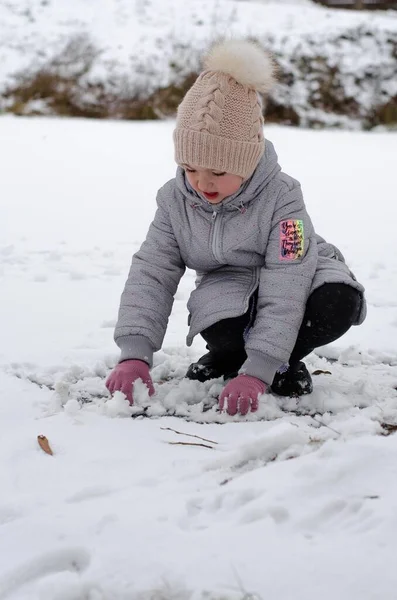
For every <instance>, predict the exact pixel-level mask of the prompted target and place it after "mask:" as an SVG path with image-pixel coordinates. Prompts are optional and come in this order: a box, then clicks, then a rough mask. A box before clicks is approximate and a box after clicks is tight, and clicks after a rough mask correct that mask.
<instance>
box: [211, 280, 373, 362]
mask: <svg viewBox="0 0 397 600" xmlns="http://www.w3.org/2000/svg"><path fill="white" fill-rule="evenodd" d="M256 301H257V292H255V293H254V294H253V295H252V297H251V300H250V306H249V309H248V311H247V312H246V313H245V314H243V315H241V316H240V317H236V318H232V319H223V320H221V321H218V322H217V323H214V325H211V326H210V327H208V328H207V329H205V330H204V331H202V332H201V335H202V337H203V338H204V340H205V341H206V342H207V349H208V350H209V351H210V352H211V354H212V355H213V358H214V359H215V360H216V363H217V364H218V365H219V366H221V365H222V364H224V365H227V370H228V371H238V370H239V369H240V367H241V366H242V364H243V362H244V361H245V360H246V358H247V355H246V352H245V349H244V339H245V335H246V334H247V332H248V331H249V328H250V327H251V326H252V325H253V323H254V321H255V316H256ZM361 303H362V295H361V293H360V292H359V291H358V290H356V289H354V288H353V287H351V286H349V285H346V284H344V283H325V284H324V285H322V286H321V287H319V288H317V289H316V290H315V291H314V292H313V293H312V294H311V295H310V296H309V298H308V301H307V304H306V310H305V314H304V317H303V320H302V325H301V327H300V330H299V333H298V337H297V340H296V344H295V347H294V349H293V350H292V353H291V356H290V359H289V364H290V365H291V366H293V365H294V364H296V363H298V362H299V361H300V360H301V359H302V358H304V357H305V356H307V355H308V354H310V352H312V351H313V350H314V348H318V347H319V346H324V345H325V344H329V343H330V342H333V341H335V340H337V339H338V338H339V337H341V336H342V335H343V334H344V333H346V331H347V330H348V329H350V327H351V326H352V324H353V323H354V322H355V321H356V320H357V318H358V315H359V313H360V310H361Z"/></svg>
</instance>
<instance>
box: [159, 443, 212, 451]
mask: <svg viewBox="0 0 397 600" xmlns="http://www.w3.org/2000/svg"><path fill="white" fill-rule="evenodd" d="M167 444H170V446H201V448H209V449H210V450H215V448H214V446H208V444H196V443H195V442H167Z"/></svg>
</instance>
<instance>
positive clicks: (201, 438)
mask: <svg viewBox="0 0 397 600" xmlns="http://www.w3.org/2000/svg"><path fill="white" fill-rule="evenodd" d="M160 429H162V430H163V431H173V432H174V433H177V434H178V435H186V436H187V437H193V438H197V439H198V440H203V442H209V443H210V444H217V443H218V442H214V441H213V440H207V439H206V438H203V437H200V436H199V435H194V434H193V433H183V431H177V430H176V429H172V427H160Z"/></svg>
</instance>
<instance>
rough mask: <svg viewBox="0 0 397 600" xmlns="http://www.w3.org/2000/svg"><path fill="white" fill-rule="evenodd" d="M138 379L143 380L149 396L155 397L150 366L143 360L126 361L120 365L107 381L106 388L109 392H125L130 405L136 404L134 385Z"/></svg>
mask: <svg viewBox="0 0 397 600" xmlns="http://www.w3.org/2000/svg"><path fill="white" fill-rule="evenodd" d="M137 379H142V381H143V383H144V384H145V385H146V386H147V387H148V389H149V396H153V394H154V387H153V381H152V378H151V377H150V374H149V365H148V364H147V363H145V362H144V361H143V360H136V359H132V360H124V361H123V362H121V363H119V364H118V365H117V366H116V367H115V368H114V369H113V371H112V372H111V373H110V375H109V377H108V378H107V380H106V387H107V388H108V390H109V392H110V393H111V394H113V392H117V391H118V392H123V394H125V395H126V396H127V399H128V402H129V403H130V404H133V403H134V399H133V397H132V384H133V383H134V381H136V380H137Z"/></svg>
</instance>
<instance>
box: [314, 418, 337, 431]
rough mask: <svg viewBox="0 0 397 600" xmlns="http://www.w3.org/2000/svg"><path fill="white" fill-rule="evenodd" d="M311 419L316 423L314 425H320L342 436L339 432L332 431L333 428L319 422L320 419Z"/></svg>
mask: <svg viewBox="0 0 397 600" xmlns="http://www.w3.org/2000/svg"><path fill="white" fill-rule="evenodd" d="M312 419H313V421H316V423H318V424H319V425H322V426H323V427H327V428H328V429H330V430H331V431H333V432H334V433H337V434H338V435H342V434H341V432H340V431H336V429H334V428H333V427H330V426H329V425H327V424H326V423H323V421H320V419H316V417H312Z"/></svg>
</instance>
